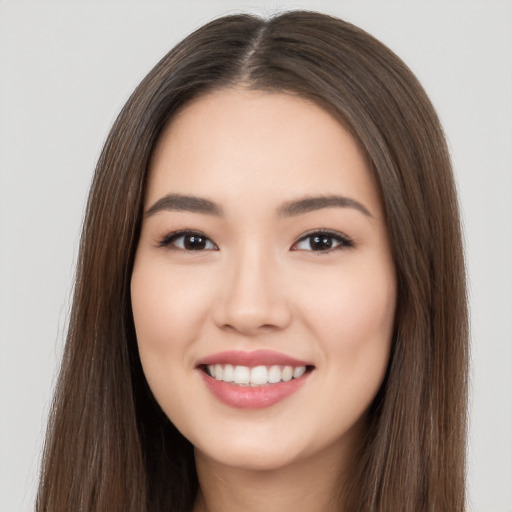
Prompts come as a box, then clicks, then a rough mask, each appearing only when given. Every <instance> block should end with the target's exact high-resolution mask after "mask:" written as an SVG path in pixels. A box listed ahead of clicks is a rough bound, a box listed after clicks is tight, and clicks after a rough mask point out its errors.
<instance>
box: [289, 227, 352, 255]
mask: <svg viewBox="0 0 512 512" xmlns="http://www.w3.org/2000/svg"><path fill="white" fill-rule="evenodd" d="M353 246H354V243H353V242H352V240H350V239H349V238H348V237H346V236H345V235H342V234H341V233H335V232H332V231H314V232H310V233H308V234H306V235H305V236H303V237H301V238H300V239H299V240H298V241H297V242H295V244H294V245H293V246H292V250H293V251H314V252H324V253H325V252H330V251H333V250H338V249H345V248H349V247H353Z"/></svg>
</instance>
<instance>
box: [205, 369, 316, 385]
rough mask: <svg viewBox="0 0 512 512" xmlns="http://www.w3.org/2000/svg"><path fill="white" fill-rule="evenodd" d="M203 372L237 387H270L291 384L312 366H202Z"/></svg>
mask: <svg viewBox="0 0 512 512" xmlns="http://www.w3.org/2000/svg"><path fill="white" fill-rule="evenodd" d="M201 370H202V371H203V372H204V373H206V375H208V376H209V377H212V378H213V379H215V380H218V381H222V382H226V383H231V384H235V385H237V386H251V387H257V386H269V385H273V384H279V383H280V382H289V381H291V380H294V379H299V378H300V377H302V376H303V375H304V374H306V373H308V372H311V371H312V370H313V366H311V365H299V366H291V365H284V366H282V365H276V364H274V365H271V366H267V365H259V366H253V367H250V366H243V365H236V366H235V365H233V364H209V365H202V366H201Z"/></svg>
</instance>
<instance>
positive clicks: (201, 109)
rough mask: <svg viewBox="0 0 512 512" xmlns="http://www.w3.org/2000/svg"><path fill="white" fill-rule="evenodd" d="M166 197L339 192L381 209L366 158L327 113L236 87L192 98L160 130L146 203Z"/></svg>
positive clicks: (279, 197) (300, 101)
mask: <svg viewBox="0 0 512 512" xmlns="http://www.w3.org/2000/svg"><path fill="white" fill-rule="evenodd" d="M170 192H173V193H174V192H177V193H185V194H189V193H194V194H198V195H201V196H204V197H214V198H215V200H218V201H221V202H222V201H229V200H230V199H236V198H237V197H240V194H244V193H250V195H251V197H259V198H260V199H261V198H265V200H266V201H268V202H270V201H272V200H274V201H286V200H292V199H295V198H296V197H297V196H301V195H311V194H314V195H330V194H333V193H339V194H343V195H346V196H351V195H355V196H358V198H359V199H364V200H365V201H367V202H369V203H371V206H373V208H374V209H375V208H377V209H379V208H380V205H379V197H378V194H377V188H376V186H375V184H374V182H373V178H372V176H371V173H370V172H369V167H368V165H367V162H366V159H365V156H364V154H363V153H362V151H361V150H360V149H359V147H358V145H357V144H356V142H355V141H354V139H353V137H352V136H351V135H350V133H349V132H348V131H347V130H346V129H345V128H344V127H343V126H342V125H341V123H340V122H339V121H338V120H337V119H335V118H334V116H332V115H331V114H330V113H329V112H327V111H326V110H324V109H323V108H321V107H319V106H318V105H317V104H315V103H314V102H312V101H310V100H308V99H305V98H302V97H298V96H296V95H292V94H285V93H270V92H261V91H253V90H247V89H242V88H230V89H223V90H219V91H215V92H213V93H210V94H207V95H205V96H202V97H199V98H198V99H195V100H194V101H192V102H191V103H189V104H188V105H186V106H185V107H184V108H183V109H182V110H181V111H180V112H179V113H178V114H177V115H176V116H175V117H174V118H173V119H172V120H171V122H170V123H169V125H168V126H167V127H166V129H165V130H164V132H163V133H162V136H161V137H160V140H159V141H158V144H157V146H156V149H155V152H154V155H153V159H152V162H151V167H150V179H149V187H148V197H147V200H148V202H150V201H152V200H153V201H154V200H156V199H158V197H159V195H162V194H165V193H170Z"/></svg>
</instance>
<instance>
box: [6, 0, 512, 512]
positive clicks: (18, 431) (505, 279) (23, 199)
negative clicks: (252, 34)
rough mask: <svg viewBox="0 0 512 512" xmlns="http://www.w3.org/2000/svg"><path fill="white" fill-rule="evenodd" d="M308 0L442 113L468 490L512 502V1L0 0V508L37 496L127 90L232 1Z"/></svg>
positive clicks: (255, 6) (480, 504) (498, 511)
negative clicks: (465, 284) (453, 183)
mask: <svg viewBox="0 0 512 512" xmlns="http://www.w3.org/2000/svg"><path fill="white" fill-rule="evenodd" d="M300 7H303V8H309V9H315V10H321V11H325V12H329V13H331V14H335V15H338V16H340V17H343V18H345V19H347V20H349V21H351V22H353V23H355V24H357V25H359V26H361V27H362V28H364V29H366V30H367V31H369V32H370V33H372V34H373V35H375V36H377V37H378V38H379V39H381V40H382V41H383V42H384V43H385V44H387V45H388V46H390V47H391V48H392V49H393V50H394V51H395V52H396V53H397V54H398V55H400V56H401V57H402V58H403V59H404V60H405V61H406V63H407V64H408V65H409V66H410V67H411V68H412V70H413V71H414V72H415V73H416V74H417V75H418V77H419V78H420V80H421V81H422V83H423V84H424V86H425V88H426V90H427V92H428V93H429V94H430V96H431V98H432V100H433V102H434V104H435V106H436V108H437V109H438V111H439V114H440V116H441V119H442V121H443V123H444V126H445V129H446V134H447V137H448V141H449V145H450V148H451V151H452V156H453V162H454V166H455V170H456V176H457V181H458V185H459V190H460V198H461V204H462V210H463V216H464V229H465V238H466V247H467V262H468V270H469V278H470V301H471V302H470V304H471V322H472V360H473V365H472V374H471V383H472V392H471V411H470V412H471V415H470V420H471V425H470V444H469V484H468V485H469V493H470V498H471V510H473V511H475V512H510V511H512V398H511V396H512V270H511V264H512V149H511V146H512V2H510V1H497V0H496V1H495V0H485V1H484V0H483V1H478V2H475V1H462V2H456V1H453V0H452V1H446V0H445V1H442V2H441V1H440V2H432V1H417V0H403V1H400V2H399V1H379V2H370V1H365V0H362V1H361V0H360V1H357V2H356V1H327V0H325V1H320V0H318V1H313V0H311V1H299V0H296V1H284V0H283V1H278V0H275V1H262V2H244V1H240V2H237V1H229V0H226V1H220V0H209V1H208V0H203V1H199V0H195V1H194V0H188V1H187V2H181V1H180V2H172V1H165V2H164V1H156V2H155V1H137V2H135V1H127V0H123V1H110V0H102V1H87V2H86V1H82V2H79V1H73V0H68V1H61V2H55V1H45V0H42V1H41V0H40V1H34V2H27V1H19V0H16V1H11V2H9V1H7V2H6V1H4V2H1V1H0V464H1V467H0V512H27V511H29V510H31V509H32V507H33V500H34V496H35V489H36V485H37V472H38V465H39V459H40V452H41V447H42V443H43V437H44V430H45V423H46V418H47V413H48V409H49V404H50V401H51V393H52V387H53V384H54V381H55V376H56V372H57V369H58V363H59V358H60V355H61V353H62V346H63V338H64V333H65V329H66V322H67V317H68V313H69V305H70V303H69V297H70V293H71V288H72V279H73V272H74V260H75V257H76V252H77V242H78V237H79V230H80V224H81V220H82V214H83V207H84V201H85V198H86V194H87V189H88V185H89V182H90V179H91V176H92V172H93V169H94V165H95V161H96V159H97V157H98V155H99V152H100V149H101V146H102V143H103V141H104V139H105V137H106V135H107V133H108V130H109V127H110V125H111V123H112V122H113V120H114V118H115V116H116V114H117V113H118V111H119V109H120V108H121V107H122V105H123V103H124V102H125V100H126V99H127V97H128V95H129V94H130V92H131V91H132V89H133V88H134V87H135V86H136V85H137V83H138V82H139V81H140V80H141V79H142V78H143V76H144V75H145V74H146V73H147V72H148V71H149V69H150V68H151V67H152V66H153V65H154V64H155V63H156V62H157V61H158V60H159V59H160V57H162V56H163V55H164V54H165V53H166V52H167V51H168V50H169V49H170V48H171V47H172V46H173V45H174V44H175V43H176V42H178V41H179V40H180V39H181V38H182V37H184V36H185V35H187V34H188V33H189V32H190V31H191V30H192V29H194V28H196V27H198V26H199V25H201V24H202V23H204V22H206V21H208V20H210V19H211V18H213V17H215V16H218V15H221V14H226V13H231V12H235V11H240V10H244V11H253V12H256V13H259V14H264V15H267V14H272V13H274V12H276V11H279V10H284V9H287V8H300Z"/></svg>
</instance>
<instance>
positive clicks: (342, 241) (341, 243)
mask: <svg viewBox="0 0 512 512" xmlns="http://www.w3.org/2000/svg"><path fill="white" fill-rule="evenodd" d="M194 236H195V237H197V238H199V239H201V241H203V243H204V245H205V246H207V245H208V244H210V245H211V247H205V246H202V247H200V248H196V249H192V248H188V249H187V248H186V247H185V246H183V247H176V246H173V244H175V243H176V241H177V240H179V239H180V238H183V244H185V239H186V237H194ZM314 236H317V237H322V236H323V237H325V238H328V239H331V244H335V245H334V247H329V248H327V249H320V250H317V251H315V250H313V248H312V246H311V242H312V240H311V239H312V238H313V237H314ZM325 238H324V240H325ZM308 239H310V242H309V247H310V249H298V248H296V246H297V245H298V244H299V243H301V242H304V241H306V240H308ZM200 245H201V244H200ZM158 247H167V248H169V249H171V250H175V251H186V252H193V251H198V252H200V251H203V250H209V251H212V250H215V251H218V250H219V248H218V246H217V245H216V244H215V243H214V242H213V241H212V240H210V239H209V238H208V237H207V236H206V235H205V234H204V233H201V232H200V231H193V230H181V231H175V232H173V233H169V234H168V235H166V236H165V237H164V238H162V240H160V242H159V243H158ZM352 247H354V242H353V240H351V239H350V238H348V237H347V236H346V235H343V234H341V233H338V232H336V231H330V230H327V229H316V230H313V231H309V232H307V233H305V234H304V235H302V236H301V237H300V238H299V239H298V240H297V241H296V242H294V244H293V246H292V248H291V250H292V251H308V252H317V253H319V254H327V253H330V252H333V251H338V250H343V249H348V248H352Z"/></svg>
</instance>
